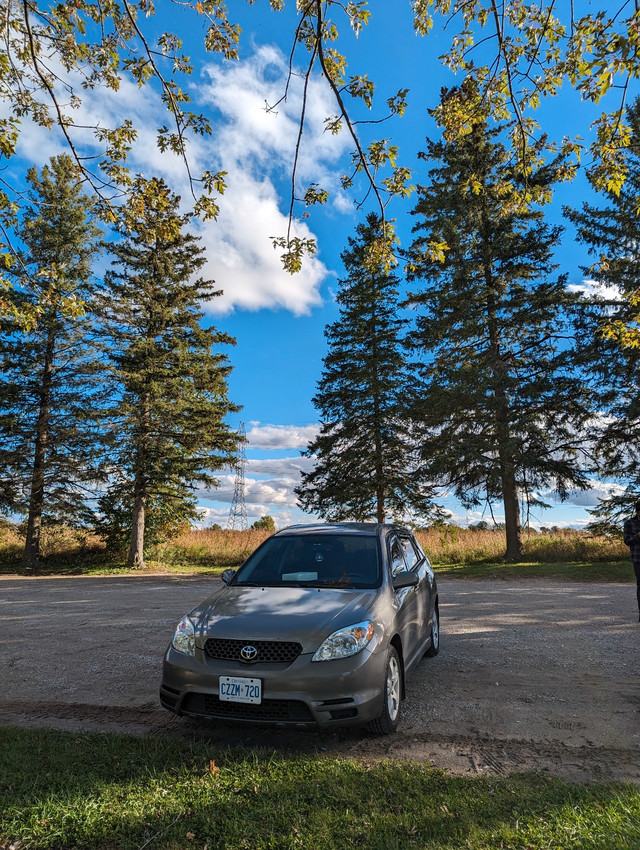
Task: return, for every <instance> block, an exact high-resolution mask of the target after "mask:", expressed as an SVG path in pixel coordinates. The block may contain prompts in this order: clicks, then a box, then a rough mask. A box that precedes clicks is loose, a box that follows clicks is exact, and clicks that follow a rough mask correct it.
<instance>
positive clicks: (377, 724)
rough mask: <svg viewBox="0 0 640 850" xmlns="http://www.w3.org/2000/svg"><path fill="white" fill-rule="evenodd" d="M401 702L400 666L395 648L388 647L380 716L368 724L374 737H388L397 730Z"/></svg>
mask: <svg viewBox="0 0 640 850" xmlns="http://www.w3.org/2000/svg"><path fill="white" fill-rule="evenodd" d="M401 700H402V666H401V664H400V656H399V655H398V653H397V651H396V649H395V647H393V646H390V647H389V654H388V656H387V667H386V672H385V677H384V699H383V702H382V711H381V712H380V716H379V717H377V718H376V719H375V720H372V721H371V723H370V724H369V731H370V732H373V733H374V734H375V735H390V734H391V733H392V732H395V731H396V729H397V728H398V722H399V720H400V702H401Z"/></svg>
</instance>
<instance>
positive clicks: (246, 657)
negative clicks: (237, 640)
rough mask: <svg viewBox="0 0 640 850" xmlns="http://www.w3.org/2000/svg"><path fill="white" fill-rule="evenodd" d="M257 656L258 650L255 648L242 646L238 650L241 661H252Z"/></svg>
mask: <svg viewBox="0 0 640 850" xmlns="http://www.w3.org/2000/svg"><path fill="white" fill-rule="evenodd" d="M257 655H258V650H257V649H256V648H255V646H243V647H242V649H241V650H240V658H242V660H243V661H253V660H254V659H255V658H256V657H257Z"/></svg>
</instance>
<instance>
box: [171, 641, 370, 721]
mask: <svg viewBox="0 0 640 850" xmlns="http://www.w3.org/2000/svg"><path fill="white" fill-rule="evenodd" d="M386 655H387V653H386V652H385V651H383V650H382V648H381V647H380V645H378V646H376V647H375V648H374V651H373V652H372V651H370V649H369V648H368V647H367V648H366V649H364V650H362V651H361V652H359V653H358V654H357V655H352V656H351V657H350V658H343V659H339V660H336V661H315V662H312V661H311V658H312V655H311V654H303V655H300V656H298V658H297V659H296V660H295V661H294V662H293V663H291V664H289V665H281V664H240V663H238V662H231V661H221V660H219V659H216V660H212V659H210V658H208V656H206V654H205V653H204V652H203V651H202V650H201V649H197V648H196V654H195V657H191V656H187V655H183V654H182V653H180V652H177V651H176V650H175V649H174V648H173V647H172V646H170V647H169V649H168V650H167V653H166V655H165V659H164V664H163V671H162V684H161V686H160V702H161V704H162V705H163V707H164V708H166V709H168V710H169V711H173V712H175V713H176V714H181V715H187V716H192V717H208V718H216V719H224V720H233V721H240V722H253V723H275V724H278V725H293V726H309V725H316V726H353V725H360V724H364V723H368V722H369V721H371V720H374V719H376V718H377V717H379V716H380V712H381V710H382V701H383V695H384V683H385V672H386ZM219 676H248V677H251V678H259V679H261V680H262V702H261V703H260V704H259V705H252V704H246V703H235V702H226V701H224V702H223V701H221V700H220V699H219V688H218V678H219Z"/></svg>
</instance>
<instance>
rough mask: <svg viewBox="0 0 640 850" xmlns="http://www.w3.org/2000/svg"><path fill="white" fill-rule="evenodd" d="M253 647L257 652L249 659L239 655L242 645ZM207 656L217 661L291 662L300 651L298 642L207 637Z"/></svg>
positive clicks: (251, 662)
mask: <svg viewBox="0 0 640 850" xmlns="http://www.w3.org/2000/svg"><path fill="white" fill-rule="evenodd" d="M249 646H250V647H253V648H254V649H256V650H257V654H256V655H255V656H254V657H253V658H250V659H247V658H243V657H242V655H241V652H242V649H243V648H244V647H249ZM204 648H205V651H206V653H207V655H208V656H209V658H215V659H217V660H219V661H241V662H242V663H243V664H291V663H292V662H293V661H295V660H296V658H297V657H298V656H299V655H300V653H301V652H302V646H301V644H299V643H293V642H291V641H289V642H286V641H275V640H253V641H252V640H222V639H219V638H209V640H207V641H206V643H205V645H204Z"/></svg>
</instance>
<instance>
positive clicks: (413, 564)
mask: <svg viewBox="0 0 640 850" xmlns="http://www.w3.org/2000/svg"><path fill="white" fill-rule="evenodd" d="M399 540H400V545H401V546H402V551H403V555H404V560H405V563H406V565H407V569H408V570H411V572H415V573H416V574H417V576H418V586H417V587H416V588H415V595H416V600H415V603H416V618H417V637H416V643H417V646H416V654H419V655H422V652H423V650H424V644H425V642H426V639H427V636H428V635H429V634H430V625H431V612H432V608H433V598H432V597H433V578H434V574H433V570H432V569H431V564H430V563H429V561H428V559H427V558H426V556H425V554H424V552H423V551H422V550H421V549H420V547H419V546H418V545H417V543H416V541H415V539H414V538H413V536H412V535H411V534H408V533H406V534H400V535H399Z"/></svg>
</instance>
